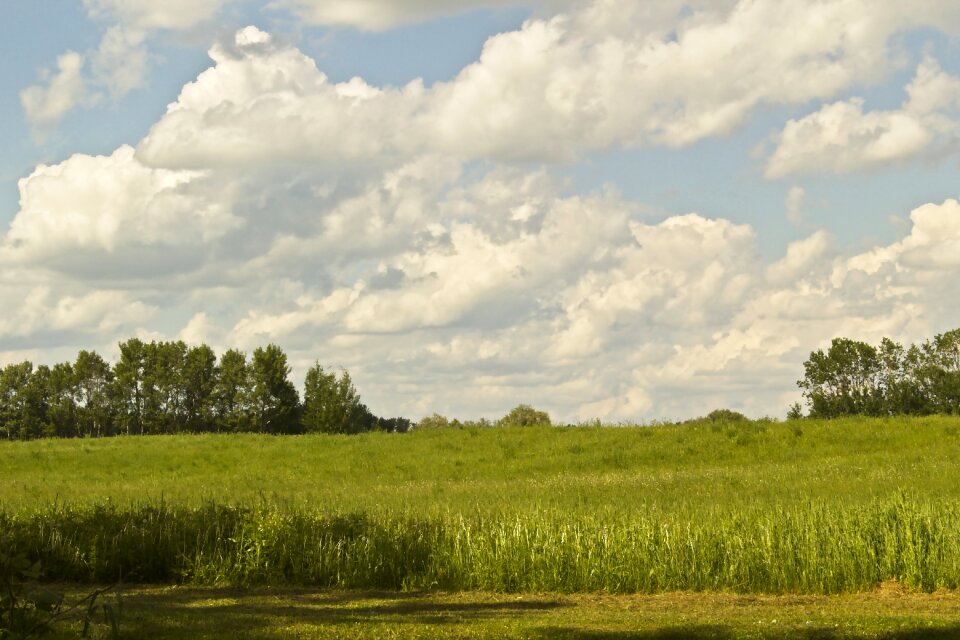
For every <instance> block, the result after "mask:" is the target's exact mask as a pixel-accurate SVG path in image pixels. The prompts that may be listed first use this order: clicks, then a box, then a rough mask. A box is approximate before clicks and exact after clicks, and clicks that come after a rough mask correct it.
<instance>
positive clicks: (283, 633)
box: [53, 585, 960, 640]
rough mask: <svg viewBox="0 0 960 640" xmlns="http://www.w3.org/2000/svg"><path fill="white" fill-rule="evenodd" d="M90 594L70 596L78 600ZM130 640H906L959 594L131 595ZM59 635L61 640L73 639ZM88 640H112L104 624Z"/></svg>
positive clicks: (133, 591) (947, 630)
mask: <svg viewBox="0 0 960 640" xmlns="http://www.w3.org/2000/svg"><path fill="white" fill-rule="evenodd" d="M81 593H82V592H81V591H80V590H73V591H72V593H71V596H73V597H79V595H80V594H81ZM121 597H122V616H121V618H120V629H121V633H122V637H124V638H166V639H169V640H178V639H181V638H182V639H184V640H186V639H190V640H225V639H230V640H233V639H234V638H237V639H245V638H250V639H254V638H256V639H270V638H277V639H280V638H284V639H286V638H302V639H311V638H317V639H320V638H323V639H325V640H326V639H331V640H337V639H341V638H342V639H346V638H371V639H378V638H391V639H424V640H426V639H429V640H433V639H441V640H442V639H444V638H490V639H494V638H496V639H500V638H523V639H526V640H539V639H543V640H548V639H550V640H553V639H559V640H565V639H566V640H600V639H605V640H627V639H638V640H654V639H668V638H673V639H679V638H685V639H692V640H703V639H707V638H711V639H717V638H719V639H724V640H726V639H729V640H735V639H741V638H742V639H755V638H806V639H811V640H812V639H815V638H823V639H826V638H829V639H850V640H853V639H860V638H864V639H865V638H873V639H877V638H879V639H889V640H892V639H894V638H898V639H908V640H946V639H948V638H956V637H958V636H960V622H958V620H960V596H958V595H957V594H955V593H939V594H934V595H920V594H914V593H908V592H904V591H903V590H902V589H900V588H899V587H898V586H897V585H892V586H889V585H885V586H884V588H883V589H881V590H877V591H874V592H871V593H863V594H856V595H847V596H828V597H824V596H737V595H731V594H697V593H672V594H665V595H655V596H611V595H546V594H524V595H504V594H496V593H482V592H471V593H435V592H430V593H422V592H415V593H397V592H369V591H322V592H317V591H312V590H302V589H236V588H183V587H179V588H164V587H131V588H127V589H125V590H124V591H123V593H122V596H121ZM78 630H79V625H77V626H76V627H75V628H72V627H70V626H67V625H65V626H63V627H62V628H60V629H59V633H58V634H57V635H55V636H53V637H54V638H57V637H60V638H67V637H75V635H73V634H75V633H76V632H77V631H78ZM91 632H92V636H93V637H98V636H97V634H100V635H102V637H109V628H108V627H107V626H106V624H100V623H98V624H97V625H95V626H94V628H93V629H91Z"/></svg>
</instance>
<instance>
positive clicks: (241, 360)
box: [213, 349, 251, 432]
mask: <svg viewBox="0 0 960 640" xmlns="http://www.w3.org/2000/svg"><path fill="white" fill-rule="evenodd" d="M219 368H220V375H219V376H218V377H217V381H216V383H215V384H214V387H213V414H214V425H215V428H216V430H217V431H218V432H219V431H227V432H238V431H248V430H249V428H250V413H249V406H250V396H251V389H250V372H249V371H248V367H247V356H246V354H245V353H243V352H242V351H237V350H236V349H230V350H228V351H226V352H225V353H224V354H223V355H222V356H220V367H219Z"/></svg>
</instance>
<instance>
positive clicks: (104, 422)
mask: <svg viewBox="0 0 960 640" xmlns="http://www.w3.org/2000/svg"><path fill="white" fill-rule="evenodd" d="M73 374H74V379H75V381H76V384H75V386H74V391H75V393H76V396H75V397H76V406H77V432H78V434H79V435H83V436H93V437H100V436H105V435H111V434H112V431H113V424H112V422H113V420H112V419H113V412H112V411H111V406H110V404H111V403H110V387H111V383H112V381H113V372H112V371H111V370H110V366H109V365H108V364H107V362H106V361H105V360H104V359H103V358H102V357H100V355H99V354H97V352H96V351H81V352H80V353H79V354H77V360H76V362H75V363H74V365H73Z"/></svg>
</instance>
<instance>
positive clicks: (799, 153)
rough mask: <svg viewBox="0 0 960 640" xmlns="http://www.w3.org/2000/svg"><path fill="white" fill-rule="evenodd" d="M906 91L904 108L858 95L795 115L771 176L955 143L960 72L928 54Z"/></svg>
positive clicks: (873, 163) (832, 169)
mask: <svg viewBox="0 0 960 640" xmlns="http://www.w3.org/2000/svg"><path fill="white" fill-rule="evenodd" d="M906 91H907V96H908V98H907V100H906V101H905V102H904V103H903V105H902V106H901V107H900V108H899V109H895V110H889V111H865V110H864V100H863V99H861V98H853V99H851V100H846V101H842V102H835V103H832V104H828V105H824V106H823V107H821V108H820V110H819V111H816V112H815V113H812V114H810V115H808V116H805V117H803V118H800V119H799V120H790V121H789V122H788V123H787V125H786V126H785V127H784V129H783V131H782V132H781V133H780V134H779V135H778V136H777V140H776V145H777V146H776V149H775V150H774V151H773V153H772V154H771V155H770V158H769V159H768V161H767V167H766V176H767V177H768V178H782V177H784V176H787V175H793V174H799V173H848V172H851V171H859V170H864V169H870V168H873V167H879V166H884V165H889V164H892V163H895V162H900V161H904V160H907V159H909V158H913V157H916V156H918V155H920V154H922V153H931V152H942V151H943V150H944V149H943V147H944V145H947V146H948V147H953V146H955V145H956V138H957V134H958V132H960V120H958V117H960V78H957V77H956V76H952V75H950V74H948V73H946V72H944V71H943V70H942V69H941V68H940V66H939V64H938V63H937V62H936V61H935V60H934V59H932V58H929V57H928V58H926V59H924V61H923V62H922V63H921V64H920V66H919V67H918V68H917V73H916V76H915V77H914V79H913V81H912V82H911V83H910V84H909V85H908V86H907V88H906ZM938 147H939V148H938Z"/></svg>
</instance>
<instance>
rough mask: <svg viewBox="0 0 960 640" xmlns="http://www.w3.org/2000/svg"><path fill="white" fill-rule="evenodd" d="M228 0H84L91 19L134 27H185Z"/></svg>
mask: <svg viewBox="0 0 960 640" xmlns="http://www.w3.org/2000/svg"><path fill="white" fill-rule="evenodd" d="M226 2H228V0H163V2H157V1H156V0H84V1H83V4H84V6H85V7H86V8H87V12H88V13H89V14H90V15H91V16H92V17H94V18H105V19H108V20H111V21H113V22H116V23H118V24H122V25H124V26H126V27H130V28H133V29H138V30H153V29H176V30H179V29H189V28H192V27H195V26H197V25H198V24H200V23H202V22H205V21H207V20H210V19H211V18H213V17H214V16H215V15H216V14H217V12H218V11H219V10H220V8H221V7H222V6H223V5H224V4H226Z"/></svg>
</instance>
